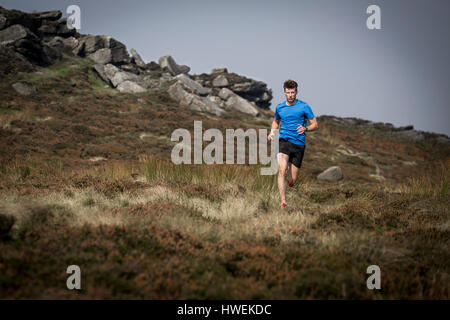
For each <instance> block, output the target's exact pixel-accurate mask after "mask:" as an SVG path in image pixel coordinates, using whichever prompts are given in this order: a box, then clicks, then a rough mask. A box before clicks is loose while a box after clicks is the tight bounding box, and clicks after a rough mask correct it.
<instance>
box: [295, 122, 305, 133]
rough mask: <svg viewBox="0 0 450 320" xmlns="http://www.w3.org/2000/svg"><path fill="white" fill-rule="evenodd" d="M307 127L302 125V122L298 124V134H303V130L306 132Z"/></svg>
mask: <svg viewBox="0 0 450 320" xmlns="http://www.w3.org/2000/svg"><path fill="white" fill-rule="evenodd" d="M305 130H306V127H304V126H302V125H301V124H299V125H298V127H297V132H298V134H302V133H303V132H305Z"/></svg>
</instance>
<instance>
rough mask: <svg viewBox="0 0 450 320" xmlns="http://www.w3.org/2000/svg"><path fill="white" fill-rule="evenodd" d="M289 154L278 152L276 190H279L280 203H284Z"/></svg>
mask: <svg viewBox="0 0 450 320" xmlns="http://www.w3.org/2000/svg"><path fill="white" fill-rule="evenodd" d="M288 162H289V156H288V155H287V154H284V153H278V191H279V192H280V198H281V204H283V203H286V173H287V169H288Z"/></svg>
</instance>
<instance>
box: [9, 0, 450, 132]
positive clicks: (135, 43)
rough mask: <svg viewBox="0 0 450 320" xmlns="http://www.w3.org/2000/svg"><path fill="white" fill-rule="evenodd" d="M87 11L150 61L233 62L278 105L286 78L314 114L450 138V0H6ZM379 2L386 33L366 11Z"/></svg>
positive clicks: (84, 19)
mask: <svg viewBox="0 0 450 320" xmlns="http://www.w3.org/2000/svg"><path fill="white" fill-rule="evenodd" d="M71 4H77V5H79V6H80V8H81V30H79V32H80V33H83V34H88V33H90V34H106V35H110V36H112V37H114V38H116V39H117V40H119V41H121V42H123V43H124V44H125V45H126V46H127V47H128V49H131V48H135V49H136V50H137V51H138V52H139V53H140V55H141V56H142V58H143V59H144V60H145V61H146V62H149V61H156V62H157V61H158V58H159V57H161V56H164V55H167V54H170V55H172V57H174V59H175V61H176V62H177V63H179V64H186V65H188V66H190V67H191V72H190V74H200V73H203V72H206V73H209V72H210V71H211V69H212V68H214V67H217V66H225V67H227V68H228V71H229V72H235V73H237V74H241V75H244V76H247V77H250V78H253V79H256V80H261V81H264V82H265V83H267V85H268V87H269V88H271V89H272V90H273V94H274V98H273V100H272V108H274V107H275V106H276V105H277V104H278V103H280V102H282V101H284V95H283V89H282V85H283V82H284V80H287V79H289V78H290V79H294V80H296V81H297V82H298V83H299V84H300V91H299V96H298V98H299V99H301V100H304V101H306V102H308V103H309V105H310V106H311V108H312V110H313V112H314V113H315V115H316V116H319V115H324V114H327V115H336V116H341V117H358V118H363V119H368V120H372V121H382V122H390V123H392V124H394V125H396V126H402V125H408V124H412V125H414V127H415V128H416V129H419V130H424V131H432V132H439V133H445V134H447V135H450V129H449V127H448V125H447V122H448V120H449V119H450V105H449V101H450V81H449V80H450V79H449V78H450V60H449V58H450V40H449V39H450V35H449V31H450V1H449V0H433V1H426V0H389V1H383V0H340V1H337V0H297V1H287V0H286V1H283V0H276V1H275V0H274V1H267V0H259V1H258V0H239V1H235V0H227V1H219V0H184V1H183V0H177V1H174V0H154V1H148V0H146V1H145V0H129V1H106V0H96V1H92V0H91V1H88V0H81V1H74V0H72V1H70V0H69V1H66V0H40V1H31V0H30V1H21V0H6V1H5V0H2V1H1V2H0V5H1V6H3V7H5V8H7V9H19V10H23V11H27V12H31V11H33V10H37V11H45V10H56V9H58V10H61V11H63V13H64V16H67V14H66V13H65V11H66V8H67V6H69V5H71ZM371 4H376V5H378V6H379V7H380V8H381V27H382V29H381V30H369V29H368V28H367V27H366V20H367V17H368V16H369V14H367V13H366V9H367V7H368V6H369V5H371Z"/></svg>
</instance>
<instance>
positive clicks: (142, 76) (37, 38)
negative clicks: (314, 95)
mask: <svg viewBox="0 0 450 320" xmlns="http://www.w3.org/2000/svg"><path fill="white" fill-rule="evenodd" d="M61 17H62V13H61V12H60V11H47V12H40V13H24V12H21V11H17V10H6V9H4V8H2V7H0V62H5V64H3V63H2V69H0V71H1V72H3V73H5V74H6V73H11V72H18V71H31V70H33V66H35V65H37V66H49V65H51V64H54V63H56V62H58V61H59V60H61V59H62V58H63V56H64V55H75V56H79V57H84V58H88V59H90V60H92V61H93V62H95V65H94V67H93V68H94V70H95V71H96V72H97V74H98V75H99V77H100V78H101V79H103V80H104V81H105V83H107V84H108V85H109V86H111V87H112V88H116V89H117V90H118V91H120V92H123V93H140V92H145V91H147V90H161V91H167V93H168V94H169V95H170V97H172V98H173V99H175V100H176V101H177V102H178V103H179V105H180V106H182V107H186V108H190V109H192V110H196V111H200V112H209V113H212V114H215V115H218V116H220V115H222V114H225V113H227V111H228V110H231V109H235V110H238V111H240V112H243V113H247V114H250V115H253V116H265V113H264V112H262V113H261V112H260V110H258V109H259V108H262V109H266V110H267V109H268V108H269V106H270V100H271V99H272V91H271V90H268V89H267V85H266V84H265V83H263V82H261V81H255V80H252V79H249V78H246V77H243V76H239V75H237V74H235V73H228V71H227V69H226V68H215V69H213V70H212V72H211V74H209V75H208V74H201V75H199V76H190V75H189V74H188V73H189V72H190V70H191V69H190V67H189V66H186V65H179V64H177V63H176V62H175V60H174V58H173V57H172V56H170V55H166V56H163V57H161V58H159V59H158V63H156V62H153V61H152V62H150V63H148V64H146V63H145V62H144V61H143V59H142V58H141V56H140V55H139V53H138V52H137V51H136V50H134V49H131V50H130V52H131V56H130V54H129V53H128V50H127V48H126V46H125V45H124V44H123V43H121V42H120V41H118V40H116V39H114V38H112V37H110V36H106V35H92V34H87V35H83V34H79V33H78V32H77V31H76V30H75V29H72V30H71V29H69V28H68V27H67V19H61ZM224 90H225V91H224ZM221 92H222V93H221Z"/></svg>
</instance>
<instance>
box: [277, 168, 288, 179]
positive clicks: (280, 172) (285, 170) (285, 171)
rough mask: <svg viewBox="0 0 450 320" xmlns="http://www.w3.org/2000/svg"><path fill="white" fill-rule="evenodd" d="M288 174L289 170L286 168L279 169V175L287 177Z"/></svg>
mask: <svg viewBox="0 0 450 320" xmlns="http://www.w3.org/2000/svg"><path fill="white" fill-rule="evenodd" d="M286 174H287V168H286V167H279V168H278V175H279V176H282V177H285V176H286Z"/></svg>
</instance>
